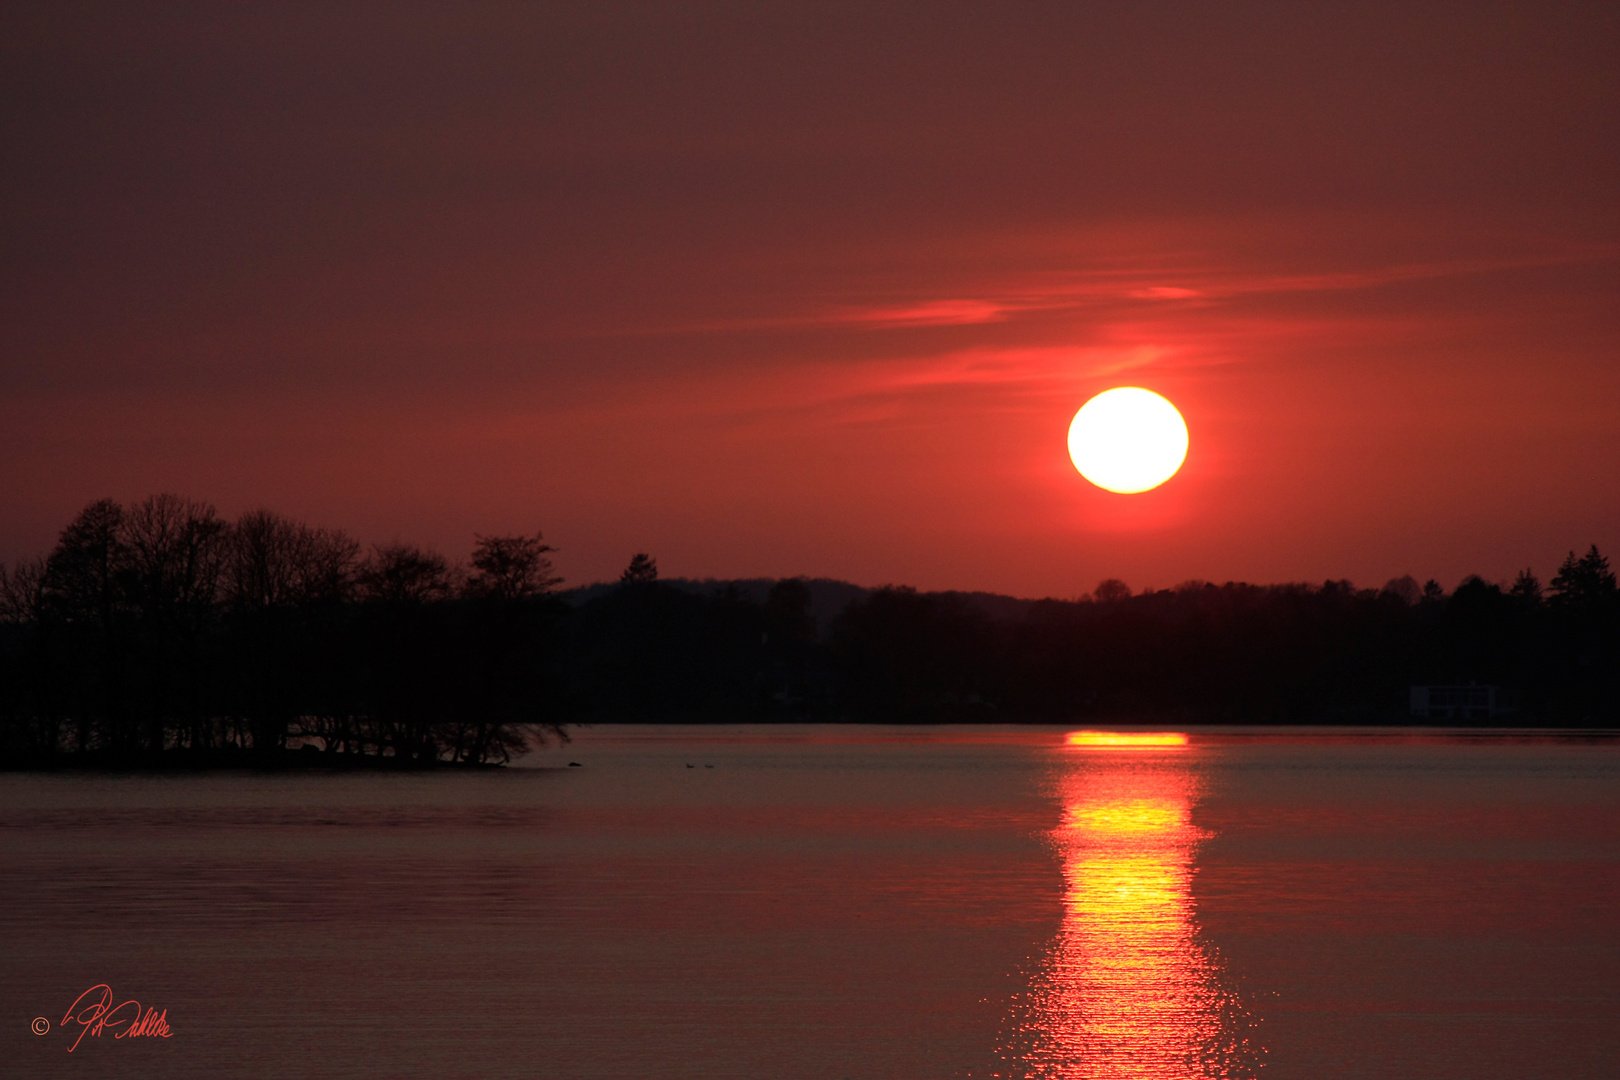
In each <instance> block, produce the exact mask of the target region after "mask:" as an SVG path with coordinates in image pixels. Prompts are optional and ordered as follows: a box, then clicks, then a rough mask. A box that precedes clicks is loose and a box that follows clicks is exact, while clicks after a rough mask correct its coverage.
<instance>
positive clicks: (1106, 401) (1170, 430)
mask: <svg viewBox="0 0 1620 1080" xmlns="http://www.w3.org/2000/svg"><path fill="white" fill-rule="evenodd" d="M1069 457H1070V458H1071V459H1072V460H1073V461H1074V467H1075V468H1076V469H1079V470H1080V475H1081V476H1083V477H1085V478H1086V479H1087V480H1090V481H1091V482H1092V483H1093V484H1096V485H1097V486H1098V487H1100V488H1103V489H1104V490H1106V491H1113V492H1117V493H1118V494H1120V495H1134V494H1136V493H1137V492H1139V491H1148V490H1151V489H1152V488H1156V487H1158V486H1159V485H1160V484H1162V483H1164V482H1165V481H1166V480H1168V479H1170V478H1171V477H1172V476H1174V475H1176V470H1177V469H1179V468H1181V463H1182V462H1183V461H1185V460H1187V422H1186V421H1185V420H1183V419H1182V418H1181V414H1180V413H1179V412H1177V411H1176V407H1175V406H1174V405H1172V404H1170V403H1169V402H1168V401H1166V400H1165V399H1164V398H1162V397H1160V396H1159V395H1158V394H1155V393H1154V392H1153V391H1151V390H1143V389H1142V388H1141V387H1137V386H1117V387H1115V388H1114V389H1112V390H1104V391H1103V392H1102V393H1100V394H1098V395H1097V396H1096V397H1094V398H1092V399H1091V400H1090V401H1088V402H1086V403H1085V404H1084V405H1082V406H1081V407H1080V411H1079V412H1077V413H1075V414H1074V421H1073V422H1072V423H1071V424H1070V425H1069Z"/></svg>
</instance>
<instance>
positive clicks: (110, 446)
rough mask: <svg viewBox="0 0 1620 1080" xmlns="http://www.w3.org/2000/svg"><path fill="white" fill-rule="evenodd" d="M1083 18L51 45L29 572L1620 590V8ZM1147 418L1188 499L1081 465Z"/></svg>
mask: <svg viewBox="0 0 1620 1080" xmlns="http://www.w3.org/2000/svg"><path fill="white" fill-rule="evenodd" d="M1075 7H1077V6H1076V5H1069V4H1052V5H1042V4H1030V5H1020V6H1019V7H1018V9H1017V10H1016V11H1013V10H994V9H992V8H989V7H983V6H955V5H949V4H941V5H928V6H926V7H919V6H915V5H882V4H860V5H848V6H838V5H817V6H815V8H814V9H813V10H808V9H801V8H797V7H795V8H787V7H775V6H770V5H745V6H734V5H727V4H708V5H705V4H693V5H682V6H681V8H680V10H679V11H673V10H667V9H663V8H658V7H653V8H644V7H640V6H632V7H615V6H612V5H599V4H592V5H578V6H575V7H569V6H566V5H559V6H556V7H554V8H553V9H551V10H550V11H549V12H548V13H547V14H546V15H545V16H544V17H541V16H538V15H536V14H535V12H534V10H533V9H532V8H529V7H526V6H513V7H505V6H501V5H487V6H471V7H465V8H459V9H458V10H457V11H455V12H443V11H439V10H437V9H436V8H434V7H430V6H427V5H408V4H397V5H389V6H386V7H379V8H375V9H370V10H368V11H365V12H362V13H350V14H346V15H337V14H333V13H331V12H328V11H326V10H324V9H323V8H321V7H319V6H310V7H307V8H305V7H286V8H281V7H278V8H277V9H275V11H274V13H273V14H272V13H270V12H268V11H267V12H266V13H265V14H263V15H262V16H260V15H253V14H244V13H240V12H235V13H231V14H223V13H220V12H217V11H214V10H212V9H210V8H207V7H198V8H195V9H189V10H181V9H176V10H175V11H174V12H171V13H170V14H169V15H166V16H164V17H162V18H156V17H151V16H149V15H139V16H138V15H132V14H129V13H120V12H114V13H111V14H108V13H102V14H86V13H83V12H75V11H70V10H68V9H64V8H61V7H59V6H55V5H52V6H41V7H39V8H38V9H36V10H33V11H30V10H29V9H27V8H17V9H14V10H12V11H10V12H9V13H8V14H7V15H5V16H4V17H3V18H4V22H5V26H4V27H3V32H0V69H3V70H4V71H5V72H6V75H5V80H6V84H7V91H6V93H5V94H4V95H0V123H3V132H4V135H5V138H6V140H7V145H8V146H11V147H13V148H15V152H14V153H11V154H8V158H9V159H10V160H9V163H8V164H7V165H6V167H5V169H4V171H3V173H0V220H3V222H4V228H5V234H4V235H5V240H4V242H3V243H0V280H3V282H4V287H3V290H0V466H3V468H0V559H3V560H10V559H14V558H17V557H19V556H23V555H30V554H33V553H36V552H38V551H40V550H42V549H44V548H45V547H48V545H49V544H50V543H51V541H52V539H53V537H54V534H55V532H56V530H57V529H59V528H60V527H61V525H62V524H63V523H64V522H65V521H66V520H67V519H68V518H69V517H70V516H71V515H72V514H73V513H74V512H75V511H76V510H77V509H78V508H79V507H80V506H82V505H83V504H84V503H86V502H88V501H90V500H92V499H94V498H97V497H101V496H103V495H112V496H114V497H117V498H121V499H135V498H139V497H141V496H143V495H145V494H148V493H150V492H155V491H160V490H173V491H178V492H181V493H185V494H191V495H195V496H201V497H207V498H211V499H213V500H215V501H216V503H217V504H218V505H219V506H220V508H221V509H222V510H223V511H225V512H227V513H234V512H237V511H240V510H242V509H247V508H252V507H256V506H260V505H268V506H271V507H274V508H277V509H280V510H282V511H284V512H286V513H289V514H293V515H296V516H300V517H304V518H307V519H309V520H312V521H315V522H319V523H323V524H330V525H335V526H340V527H342V528H345V529H347V530H349V531H350V532H352V533H353V534H355V535H356V536H358V537H359V538H361V539H362V540H365V541H367V542H386V541H390V540H393V539H395V538H396V537H397V538H402V539H407V540H417V541H421V542H426V543H430V544H433V545H436V546H438V547H440V548H441V549H443V550H444V551H446V552H447V553H448V554H451V555H462V554H464V553H465V552H466V551H467V550H468V549H469V548H470V547H471V539H472V534H473V533H474V532H480V533H491V532H500V531H515V530H532V529H535V528H541V529H544V530H545V532H546V535H547V537H548V539H550V540H552V542H554V543H555V544H557V545H558V546H559V547H560V549H561V552H560V557H559V568H560V570H561V571H562V572H563V573H564V574H565V575H566V576H567V577H568V579H569V580H570V582H572V583H583V582H587V581H590V580H595V579H601V578H606V577H612V576H615V575H616V574H617V572H618V570H619V569H620V568H622V566H623V564H624V563H625V562H627V561H628V559H629V556H630V554H631V553H633V552H635V551H638V550H645V551H649V552H652V553H653V554H654V555H656V556H657V557H658V559H659V564H660V568H661V569H662V571H663V572H664V574H665V575H666V576H674V575H682V576H699V577H700V576H718V577H731V576H754V575H762V576H784V575H791V574H811V575H826V576H834V577H843V578H847V579H850V580H854V581H857V582H860V583H863V584H881V583H885V582H903V583H910V584H915V585H918V586H921V587H925V588H981V589H993V590H998V591H1005V592H1011V593H1016V594H1021V595H1031V596H1039V595H1058V596H1072V595H1077V594H1079V593H1083V592H1085V591H1086V590H1088V589H1090V588H1092V587H1093V586H1094V585H1095V584H1096V582H1097V581H1098V580H1099V579H1101V578H1104V577H1120V578H1123V579H1125V580H1126V581H1127V582H1128V583H1130V584H1131V585H1132V586H1134V587H1137V588H1141V587H1144V586H1159V587H1165V586H1170V585H1174V584H1176V583H1178V582H1180V581H1183V580H1185V579H1189V578H1205V579H1211V580H1216V581H1224V580H1228V579H1247V580H1253V581H1279V580H1312V581H1320V580H1322V579H1324V578H1328V577H1334V578H1338V577H1349V578H1351V579H1352V580H1355V581H1356V582H1358V583H1360V584H1369V585H1377V584H1381V583H1382V582H1383V581H1384V580H1386V579H1388V578H1390V577H1392V576H1397V575H1399V574H1403V573H1412V574H1414V575H1416V576H1418V577H1419V578H1426V577H1430V576H1433V577H1436V578H1438V579H1439V580H1441V581H1442V582H1443V583H1444V584H1446V585H1447V586H1448V587H1450V586H1452V585H1454V584H1455V583H1456V581H1457V580H1458V579H1459V578H1460V577H1461V576H1462V575H1464V574H1465V573H1469V572H1479V573H1483V574H1485V575H1486V576H1487V577H1492V578H1503V577H1507V576H1510V575H1511V574H1512V573H1513V572H1514V571H1515V570H1517V569H1518V568H1520V567H1522V566H1524V565H1527V564H1528V565H1532V566H1534V567H1535V568H1536V569H1537V571H1538V572H1540V573H1541V574H1542V575H1543V577H1546V576H1548V575H1549V574H1550V573H1551V571H1552V570H1553V569H1554V567H1555V565H1556V562H1557V560H1558V559H1560V558H1561V557H1562V555H1563V553H1564V552H1565V551H1566V550H1567V549H1569V548H1572V547H1584V546H1585V545H1587V544H1590V543H1593V542H1596V543H1598V544H1599V545H1601V546H1603V547H1604V548H1605V549H1606V550H1609V549H1612V548H1614V546H1615V545H1616V543H1617V542H1620V480H1617V479H1616V477H1617V475H1620V473H1617V472H1616V470H1615V468H1614V462H1615V461H1617V460H1620V362H1617V361H1620V351H1617V347H1620V304H1617V303H1616V297H1617V296H1620V198H1617V197H1616V195H1617V192H1620V183H1617V182H1620V130H1617V129H1620V120H1617V118H1620V69H1617V68H1616V66H1615V65H1614V64H1613V61H1612V57H1613V55H1614V50H1615V47H1616V46H1617V45H1620V16H1617V15H1616V13H1615V11H1614V10H1613V9H1612V8H1611V7H1609V6H1607V5H1590V6H1582V5H1566V6H1563V7H1561V8H1560V10H1559V11H1558V12H1556V13H1548V12H1545V11H1543V10H1542V9H1541V8H1540V7H1538V6H1531V5H1522V6H1507V5H1499V6H1488V7H1481V6H1467V7H1458V8H1453V7H1444V6H1438V5H1434V6H1430V5H1421V4H1420V5H1411V4H1405V5H1391V6H1388V7H1382V8H1381V7H1378V6H1374V5H1356V6H1354V7H1353V8H1347V9H1344V10H1339V11H1336V12H1328V11H1324V10H1315V9H1313V10H1302V9H1300V8H1299V7H1298V6H1296V5H1262V4H1236V5H1223V6H1222V7H1220V8H1219V9H1214V8H1211V7H1210V6H1208V5H1173V4H1172V5H1140V4H1129V5H1126V4H1121V5H1115V6H1109V5H1101V6H1092V7H1088V9H1087V10H1086V11H1075V10H1072V9H1073V8H1075ZM1115 385H1140V386H1146V387H1148V388H1150V389H1153V390H1156V391H1158V392H1160V393H1162V394H1164V395H1166V396H1167V397H1169V398H1170V399H1171V400H1172V401H1174V402H1175V403H1176V404H1177V405H1178V406H1179V407H1180V408H1181V411H1182V413H1183V414H1184V416H1185V417H1186V419H1187V423H1188V426H1189V429H1190V432H1191V449H1190V452H1189V455H1188V459H1187V463H1186V465H1185V467H1184V468H1183V470H1182V472H1181V473H1180V474H1179V475H1178V476H1177V477H1176V478H1174V479H1173V480H1171V481H1170V482H1169V483H1168V484H1166V485H1165V486H1164V487H1163V488H1161V489H1158V490H1156V491H1154V492H1150V493H1147V494H1144V495H1137V496H1117V495H1110V494H1107V493H1105V492H1102V491H1100V490H1098V489H1095V488H1092V487H1091V486H1090V485H1088V484H1087V483H1086V482H1085V481H1084V480H1082V479H1081V478H1080V477H1079V476H1078V474H1077V473H1075V471H1074V469H1073V468H1072V466H1071V465H1070V464H1069V462H1068V459H1067V455H1066V450H1065V444H1064V436H1065V433H1066V430H1067V426H1068V422H1069V419H1070V417H1071V416H1072V415H1073V413H1074V411H1075V410H1076V409H1077V408H1078V407H1079V406H1080V405H1081V404H1082V403H1083V402H1084V401H1085V400H1086V399H1087V398H1088V397H1090V396H1091V395H1092V394H1094V393H1096V392H1098V391H1100V390H1103V389H1107V388H1108V387H1110V386H1115Z"/></svg>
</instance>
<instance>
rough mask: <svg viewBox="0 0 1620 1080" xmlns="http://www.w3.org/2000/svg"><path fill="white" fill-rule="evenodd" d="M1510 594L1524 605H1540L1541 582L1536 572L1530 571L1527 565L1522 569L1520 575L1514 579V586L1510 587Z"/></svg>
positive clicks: (1530, 606) (1529, 606)
mask: <svg viewBox="0 0 1620 1080" xmlns="http://www.w3.org/2000/svg"><path fill="white" fill-rule="evenodd" d="M1508 595H1509V596H1511V597H1513V598H1514V599H1515V600H1517V601H1518V602H1519V603H1520V604H1521V605H1523V606H1524V607H1528V608H1534V607H1540V606H1541V582H1540V580H1538V579H1537V578H1536V575H1535V574H1533V573H1531V572H1530V568H1529V567H1528V566H1527V567H1525V568H1524V569H1523V570H1520V571H1519V573H1518V576H1517V577H1515V578H1514V579H1513V586H1512V588H1510V589H1508Z"/></svg>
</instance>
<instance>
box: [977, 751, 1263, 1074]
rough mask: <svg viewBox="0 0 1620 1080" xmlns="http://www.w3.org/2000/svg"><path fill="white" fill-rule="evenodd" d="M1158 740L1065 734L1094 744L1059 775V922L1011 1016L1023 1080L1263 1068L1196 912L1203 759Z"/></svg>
mask: <svg viewBox="0 0 1620 1080" xmlns="http://www.w3.org/2000/svg"><path fill="white" fill-rule="evenodd" d="M1076 734H1087V735H1090V734H1104V733H1091V732H1087V733H1076ZM1156 737H1158V738H1161V739H1163V740H1164V741H1159V742H1151V743H1124V744H1121V743H1117V742H1115V743H1110V742H1104V741H1098V742H1078V741H1076V740H1075V738H1074V736H1070V737H1069V739H1068V740H1067V742H1068V745H1069V747H1071V748H1072V747H1085V748H1086V749H1082V750H1075V749H1066V750H1065V752H1064V753H1065V761H1064V770H1063V773H1062V775H1061V777H1060V779H1059V781H1058V793H1059V795H1060V798H1061V800H1062V808H1063V810H1062V818H1061V821H1060V823H1059V825H1058V827H1057V828H1056V829H1054V830H1053V832H1052V839H1053V843H1054V845H1055V846H1056V848H1057V851H1058V853H1059V855H1060V857H1061V859H1062V864H1063V876H1064V900H1063V905H1064V906H1063V921H1062V924H1061V926H1060V927H1059V929H1058V932H1057V934H1056V936H1055V937H1054V938H1053V940H1052V942H1051V944H1050V946H1049V948H1048V950H1047V952H1046V955H1045V956H1044V958H1043V960H1042V963H1041V965H1040V968H1039V969H1038V970H1037V971H1036V972H1035V974H1034V976H1033V977H1032V979H1031V983H1030V988H1029V991H1028V993H1027V994H1026V995H1025V996H1024V997H1023V998H1022V999H1021V1000H1020V1001H1019V1002H1018V1003H1017V1004H1016V1007H1015V1010H1014V1015H1013V1016H1012V1017H1011V1021H1012V1022H1011V1024H1010V1026H1009V1030H1008V1034H1007V1037H1006V1039H1005V1040H1004V1051H1003V1057H1004V1061H1005V1063H1006V1064H1007V1065H1008V1066H1009V1067H1010V1071H1011V1074H1012V1075H1014V1076H1031V1077H1061V1078H1075V1080H1079V1078H1087V1080H1101V1078H1115V1077H1118V1078H1126V1077H1130V1078H1134V1080H1168V1078H1172V1077H1173V1078H1177V1080H1180V1078H1193V1077H1219V1078H1225V1080H1235V1078H1241V1077H1252V1076H1254V1075H1256V1073H1257V1071H1258V1069H1259V1068H1260V1065H1261V1055H1262V1050H1261V1049H1260V1048H1259V1047H1258V1045H1257V1043H1255V1042H1252V1041H1251V1033H1252V1028H1253V1025H1254V1023H1255V1020H1254V1018H1253V1017H1252V1015H1251V1014H1250V1013H1249V1012H1248V1011H1247V1010H1246V1009H1245V1008H1244V1007H1243V1004H1242V1002H1241V1001H1240V1000H1239V998H1238V996H1237V994H1236V993H1235V992H1234V990H1233V989H1232V988H1231V985H1230V980H1229V978H1228V977H1227V976H1226V974H1225V972H1224V971H1223V970H1222V968H1221V965H1220V963H1219V959H1218V957H1217V956H1216V955H1215V953H1214V950H1213V949H1212V948H1211V947H1210V946H1209V944H1208V943H1207V942H1205V941H1204V940H1202V939H1201V938H1200V936H1199V934H1198V931H1197V926H1196V922H1195V918H1194V915H1195V913H1194V910H1193V902H1192V873H1193V866H1194V857H1195V855H1196V852H1197V847H1198V844H1199V842H1200V841H1201V840H1202V839H1203V838H1204V836H1203V834H1202V833H1201V832H1200V831H1199V829H1198V828H1197V826H1195V825H1194V824H1193V822H1192V808H1193V805H1194V803H1195V802H1196V801H1197V797H1198V772H1197V770H1196V758H1195V757H1193V756H1191V755H1189V754H1188V753H1187V752H1185V751H1184V750H1181V749H1172V748H1181V747H1185V745H1186V741H1187V740H1186V736H1179V741H1170V735H1169V733H1160V734H1159V735H1158V736H1156ZM1143 746H1147V747H1158V748H1161V749H1147V750H1144V749H1141V747H1143Z"/></svg>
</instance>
